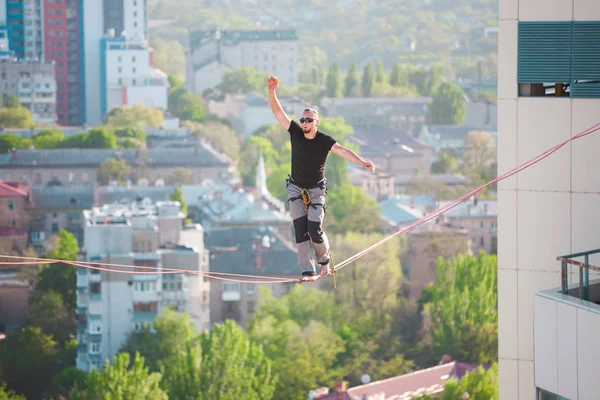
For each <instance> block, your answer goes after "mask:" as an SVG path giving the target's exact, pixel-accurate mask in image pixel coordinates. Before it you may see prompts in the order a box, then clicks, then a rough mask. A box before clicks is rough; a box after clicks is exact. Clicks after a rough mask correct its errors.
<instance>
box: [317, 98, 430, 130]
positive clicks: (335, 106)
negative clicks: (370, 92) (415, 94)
mask: <svg viewBox="0 0 600 400" xmlns="http://www.w3.org/2000/svg"><path fill="white" fill-rule="evenodd" d="M429 104H431V98H394V97H341V98H333V97H325V98H323V99H322V100H321V106H322V107H323V110H322V111H321V114H322V115H326V116H328V117H343V118H344V120H345V121H346V123H347V124H348V125H350V126H352V128H353V129H354V131H355V132H373V131H394V132H402V133H411V134H415V133H416V132H419V129H420V128H421V126H422V125H423V124H424V123H425V122H426V121H427V113H428V110H429Z"/></svg>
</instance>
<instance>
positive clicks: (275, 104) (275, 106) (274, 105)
mask: <svg viewBox="0 0 600 400" xmlns="http://www.w3.org/2000/svg"><path fill="white" fill-rule="evenodd" d="M278 85H279V80H278V79H277V78H276V77H274V76H271V77H270V78H269V81H268V82H267V86H268V88H269V105H270V106H271V111H273V115H275V118H277V121H278V122H279V123H280V124H281V126H282V127H283V128H284V129H285V130H286V131H287V130H288V129H290V124H291V123H292V121H291V120H290V118H289V117H288V116H287V114H286V113H285V112H284V111H283V108H281V104H280V103H279V99H277V95H276V94H275V89H276V88H277V86H278Z"/></svg>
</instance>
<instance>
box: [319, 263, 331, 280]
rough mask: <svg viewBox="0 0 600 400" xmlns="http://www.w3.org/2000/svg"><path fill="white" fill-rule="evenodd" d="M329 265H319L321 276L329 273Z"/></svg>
mask: <svg viewBox="0 0 600 400" xmlns="http://www.w3.org/2000/svg"><path fill="white" fill-rule="evenodd" d="M331 272H332V271H331V266H330V265H329V264H327V265H321V276H322V277H325V276H327V275H329V274H331Z"/></svg>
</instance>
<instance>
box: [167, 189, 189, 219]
mask: <svg viewBox="0 0 600 400" xmlns="http://www.w3.org/2000/svg"><path fill="white" fill-rule="evenodd" d="M169 200H171V201H178V202H179V204H180V205H181V212H182V213H183V215H185V216H186V217H187V213H188V212H187V203H186V202H185V200H184V199H183V191H182V190H181V186H178V187H176V188H175V190H173V193H171V195H170V196H169Z"/></svg>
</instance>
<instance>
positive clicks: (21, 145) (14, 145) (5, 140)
mask: <svg viewBox="0 0 600 400" xmlns="http://www.w3.org/2000/svg"><path fill="white" fill-rule="evenodd" d="M2 110H3V109H0V112H2ZM1 124H2V122H0V125H1ZM30 145H31V140H28V139H23V138H21V137H19V136H17V135H15V134H12V133H3V134H1V135H0V153H2V154H6V153H7V152H9V151H11V150H12V149H28V148H29V146H30Z"/></svg>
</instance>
